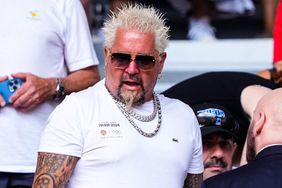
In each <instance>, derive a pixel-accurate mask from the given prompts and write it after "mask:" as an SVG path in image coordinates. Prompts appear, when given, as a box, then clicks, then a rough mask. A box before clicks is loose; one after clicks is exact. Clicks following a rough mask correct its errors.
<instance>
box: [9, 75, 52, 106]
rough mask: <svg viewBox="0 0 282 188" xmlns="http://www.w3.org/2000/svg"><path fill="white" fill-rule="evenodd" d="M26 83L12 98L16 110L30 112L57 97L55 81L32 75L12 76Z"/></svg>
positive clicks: (11, 101)
mask: <svg viewBox="0 0 282 188" xmlns="http://www.w3.org/2000/svg"><path fill="white" fill-rule="evenodd" d="M12 77H14V78H20V79H22V80H23V81H24V83H23V85H22V86H21V87H20V88H19V89H17V90H16V92H15V93H14V94H13V95H12V96H11V97H10V103H11V105H12V106H13V107H15V108H16V109H18V110H20V111H23V112H26V111H30V110H32V109H33V108H35V107H36V106H38V105H39V104H41V103H42V102H44V101H46V100H48V99H51V98H52V97H53V96H54V95H55V93H54V92H55V89H54V88H55V87H56V86H55V80H54V79H50V78H48V79H47V78H41V77H38V76H35V75H33V74H31V73H16V74H12Z"/></svg>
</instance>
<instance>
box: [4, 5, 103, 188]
mask: <svg viewBox="0 0 282 188" xmlns="http://www.w3.org/2000/svg"><path fill="white" fill-rule="evenodd" d="M15 4H16V5H17V6H15ZM0 15H1V17H0V41H1V42H0V51H1V53H0V61H1V64H0V82H2V83H1V86H2V87H1V88H0V89H1V95H3V93H5V92H7V90H5V88H6V87H5V86H7V85H4V86H3V85H2V84H3V83H5V82H6V81H7V79H8V78H9V77H10V76H11V77H13V78H16V79H21V80H22V82H23V84H22V85H21V87H20V88H18V89H17V90H16V91H15V93H13V94H12V96H11V97H10V98H9V100H8V101H5V100H4V98H3V96H1V95H0V105H1V109H0V122H1V123H0V129H1V131H0V150H1V160H0V187H1V188H7V187H9V188H13V187H25V188H28V187H31V185H32V182H33V177H34V172H35V167H36V157H37V151H38V146H39V140H40V137H41V132H42V130H43V129H44V127H45V125H44V122H45V121H46V119H47V117H48V116H49V114H50V113H51V111H52V110H53V109H54V108H55V107H56V105H57V104H58V103H59V102H60V101H61V100H62V99H63V98H64V97H65V95H68V94H70V93H71V92H75V91H80V90H82V89H85V88H87V87H89V86H91V85H93V84H94V83H96V82H97V81H98V80H99V73H98V71H97V64H98V61H97V58H96V54H95V52H94V50H93V46H92V42H91V36H90V32H89V29H88V26H87V20H86V16H85V13H84V11H83V8H82V6H81V3H80V1H78V0H61V1H30V0H15V1H8V0H4V1H1V6H0ZM8 91H9V92H10V90H8Z"/></svg>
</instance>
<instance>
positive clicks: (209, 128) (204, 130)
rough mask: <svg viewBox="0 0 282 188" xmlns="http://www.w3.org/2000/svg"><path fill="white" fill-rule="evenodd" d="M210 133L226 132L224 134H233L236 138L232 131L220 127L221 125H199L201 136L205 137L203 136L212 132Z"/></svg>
mask: <svg viewBox="0 0 282 188" xmlns="http://www.w3.org/2000/svg"><path fill="white" fill-rule="evenodd" d="M212 133H226V134H229V135H230V136H233V137H234V138H236V136H235V135H234V134H233V133H232V132H230V131H228V130H226V129H224V128H222V127H221V126H205V127H201V134H202V137H205V136H207V135H209V134H212Z"/></svg>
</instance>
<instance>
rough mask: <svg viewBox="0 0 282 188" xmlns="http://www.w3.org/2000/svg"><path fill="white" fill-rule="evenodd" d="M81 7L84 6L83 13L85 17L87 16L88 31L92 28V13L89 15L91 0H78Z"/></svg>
mask: <svg viewBox="0 0 282 188" xmlns="http://www.w3.org/2000/svg"><path fill="white" fill-rule="evenodd" d="M80 2H81V4H82V6H83V8H84V11H85V14H86V17H87V21H88V25H89V28H90V31H91V29H92V21H93V19H92V15H91V0H80Z"/></svg>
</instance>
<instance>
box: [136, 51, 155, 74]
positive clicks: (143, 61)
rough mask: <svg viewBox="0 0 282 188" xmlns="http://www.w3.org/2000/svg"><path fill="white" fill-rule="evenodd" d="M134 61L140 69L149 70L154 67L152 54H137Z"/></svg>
mask: <svg viewBox="0 0 282 188" xmlns="http://www.w3.org/2000/svg"><path fill="white" fill-rule="evenodd" d="M135 61H136V63H137V64H138V66H139V68H140V69H143V70H150V69H152V68H153V67H154V65H155V61H156V60H155V58H154V57H153V56H148V55H137V56H136V60H135Z"/></svg>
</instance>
